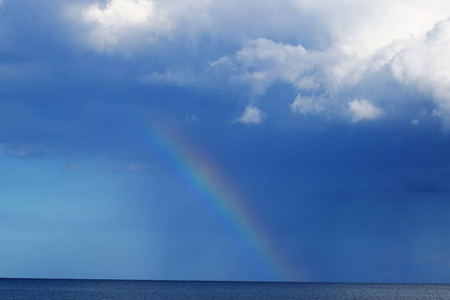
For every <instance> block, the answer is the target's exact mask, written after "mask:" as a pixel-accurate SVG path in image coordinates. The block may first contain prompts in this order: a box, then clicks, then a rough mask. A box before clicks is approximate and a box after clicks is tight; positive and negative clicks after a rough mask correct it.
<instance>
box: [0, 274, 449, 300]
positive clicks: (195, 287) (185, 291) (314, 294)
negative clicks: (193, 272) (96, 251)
mask: <svg viewBox="0 0 450 300" xmlns="http://www.w3.org/2000/svg"><path fill="white" fill-rule="evenodd" d="M0 299H218V300H221V299H336V300H340V299H352V300H353V299H450V285H448V284H352V283H283V282H213V281H135V280H129V281H127V280H68V279H67V280H54V279H49V280H46V279H0Z"/></svg>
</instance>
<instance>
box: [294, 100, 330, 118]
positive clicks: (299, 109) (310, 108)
mask: <svg viewBox="0 0 450 300" xmlns="http://www.w3.org/2000/svg"><path fill="white" fill-rule="evenodd" d="M291 109H292V111H293V112H296V113H301V114H305V115H307V114H316V113H318V112H320V111H322V110H323V107H322V106H320V105H319V104H318V103H317V102H316V101H315V100H314V99H312V98H310V97H302V96H300V95H297V97H295V100H294V102H293V103H292V104H291Z"/></svg>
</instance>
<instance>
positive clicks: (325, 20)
mask: <svg viewBox="0 0 450 300" xmlns="http://www.w3.org/2000/svg"><path fill="white" fill-rule="evenodd" d="M71 8H72V9H71V12H72V15H73V16H76V17H74V18H73V22H75V23H76V24H78V25H79V26H78V27H77V28H79V31H80V32H81V33H80V34H81V35H82V36H83V41H84V42H87V43H88V45H89V46H90V47H93V48H94V49H96V50H97V51H100V52H113V51H121V52H127V53H129V52H130V53H131V52H133V51H135V50H136V49H150V48H145V47H149V45H150V47H154V48H158V47H166V46H167V45H170V49H171V51H173V53H171V54H170V55H167V58H165V59H166V61H163V62H159V63H160V64H161V65H163V66H164V65H166V66H167V67H166V71H162V72H161V71H160V70H161V69H159V70H158V72H157V71H155V70H150V71H149V72H148V73H147V74H150V75H148V76H143V77H140V78H138V80H139V81H140V82H152V83H156V84H161V83H163V84H173V85H177V86H182V87H187V86H189V87H198V86H204V85H205V86H206V85H207V82H208V80H209V81H214V80H216V81H219V80H218V79H217V78H213V77H214V76H209V75H210V73H208V70H207V69H208V67H207V66H208V65H209V68H213V69H214V70H215V71H218V72H222V76H223V80H222V81H223V82H225V81H227V84H236V83H237V84H239V85H242V84H245V85H248V86H249V87H250V89H251V92H252V94H251V96H252V97H253V98H262V97H263V96H264V94H265V93H266V91H267V89H269V88H270V87H271V86H272V85H275V84H280V83H281V84H287V85H290V86H292V87H293V89H294V90H295V92H297V93H298V94H300V93H302V94H307V95H309V97H308V98H303V97H300V98H299V97H297V98H295V100H293V101H291V109H292V110H293V111H294V112H298V113H303V114H306V113H308V114H310V113H325V114H336V115H340V116H344V115H345V113H346V112H347V110H348V106H347V104H348V103H347V101H348V100H347V99H354V98H370V99H371V102H368V103H369V104H370V105H371V106H368V105H367V104H365V103H366V102H361V101H362V100H358V101H360V102H354V101H352V102H351V103H355V104H353V105H354V106H355V107H356V108H354V109H352V108H350V111H351V112H352V114H353V118H352V120H353V122H357V121H359V120H362V119H371V118H372V119H373V118H374V117H373V116H376V117H379V114H377V113H375V112H377V107H384V105H383V104H384V103H381V102H382V101H385V102H386V101H387V100H388V99H380V98H379V97H378V96H377V95H379V93H377V92H375V91H374V90H376V89H379V90H385V88H386V85H387V82H388V81H390V82H392V81H395V82H397V83H400V84H402V85H403V86H404V87H406V88H407V89H417V90H419V91H421V92H422V93H423V95H425V96H426V97H428V101H429V102H431V103H432V105H433V106H434V107H435V109H434V113H433V115H434V116H436V117H439V118H441V119H442V120H443V121H444V124H446V125H447V126H448V127H450V75H449V74H450V60H448V59H446V56H447V53H450V52H449V51H450V29H449V28H450V25H449V24H450V21H448V20H446V21H442V20H445V19H446V18H448V16H450V2H449V1H446V0H432V1H428V0H427V1H426V0H411V1H403V0H380V1H370V0H339V1H336V0H323V1H313V0H280V1H277V3H276V4H275V3H274V2H273V1H269V0H258V1H257V0H248V1H244V2H243V1H238V0H229V1H219V0H108V1H100V0H99V1H96V2H93V3H92V2H91V4H89V5H84V6H83V5H79V4H77V5H76V6H74V5H72V6H71ZM280 15H282V16H283V18H280V17H279V16H280ZM433 26H434V28H433ZM431 29H432V30H431ZM429 30H431V31H429ZM428 31H429V32H428ZM161 41H164V43H163V42H161ZM204 41H210V42H208V43H204ZM205 45H206V46H205ZM208 45H214V46H211V47H212V48H211V49H213V47H217V49H220V50H217V49H213V50H211V49H206V50H204V49H203V48H204V47H208ZM224 45H225V46H226V47H221V46H224ZM173 49H176V50H173ZM223 49H234V50H229V52H228V53H227V52H224V51H225V50H223ZM160 50H162V51H160V52H159V53H164V49H160ZM207 50H210V51H209V52H208V51H207ZM144 52H145V51H144ZM145 53H147V52H145ZM205 53H206V54H205ZM203 54H205V55H204V58H203V60H202V59H201V58H200V59H199V57H202V55H203ZM193 56H195V57H196V60H195V61H192V62H191V61H189V60H190V59H191V58H192V57H193ZM174 58H176V59H174ZM184 58H185V61H183V59H184ZM210 61H213V62H212V63H211V64H208V63H209V62H210ZM199 65H204V66H205V70H197V69H196V68H198V66H199ZM147 70H148V69H147ZM163 70H164V69H163ZM186 70H195V72H187V71H186ZM205 74H206V75H205ZM377 76H378V77H381V78H383V80H384V82H383V81H382V80H378V81H376V77H377ZM374 78H375V79H374ZM227 79H228V80H227ZM388 84H389V83H388ZM391 86H392V85H389V87H390V88H391ZM367 87H369V88H367ZM370 89H372V90H371V91H369V90H370ZM318 99H320V101H318ZM253 100H255V99H253ZM389 101H390V99H389ZM401 101H412V100H404V99H403V100H402V99H392V101H390V105H391V106H392V107H395V106H396V105H404V103H403V104H402V103H401ZM252 103H254V102H252ZM319 103H320V104H319ZM358 105H359V106H358ZM337 107H338V109H336V108H337ZM339 107H340V108H339ZM369 107H372V108H374V109H375V110H372V113H373V114H372V115H370V113H369V112H368V111H370V109H369ZM364 109H365V110H364ZM362 111H366V113H367V114H368V115H364V114H362V115H361V113H362ZM378 111H379V109H378ZM393 111H397V112H398V111H401V110H395V109H393V110H388V112H389V113H392V112H393ZM244 115H245V113H244ZM244 115H243V116H242V117H241V118H243V117H244ZM362 116H365V117H362ZM242 120H244V119H242ZM261 121H262V118H261V119H260V121H258V122H261ZM244 123H245V122H244ZM249 123H252V122H249Z"/></svg>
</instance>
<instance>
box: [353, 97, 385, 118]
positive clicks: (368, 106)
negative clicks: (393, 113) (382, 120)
mask: <svg viewBox="0 0 450 300" xmlns="http://www.w3.org/2000/svg"><path fill="white" fill-rule="evenodd" d="M348 109H349V112H350V114H351V116H352V122H353V123H358V122H359V121H361V120H375V119H378V118H379V117H380V116H381V115H382V114H383V111H382V110H381V109H379V108H378V107H376V106H375V105H373V103H372V102H370V101H369V100H367V99H361V100H353V101H350V102H349V103H348Z"/></svg>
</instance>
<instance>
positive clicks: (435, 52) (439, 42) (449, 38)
mask: <svg viewBox="0 0 450 300" xmlns="http://www.w3.org/2000/svg"><path fill="white" fill-rule="evenodd" d="M448 53H450V19H447V20H445V21H441V22H439V23H437V24H436V26H434V28H433V29H432V30H431V31H429V32H428V33H427V35H426V36H425V37H424V38H423V39H413V40H411V41H410V43H409V47H405V48H404V49H402V51H400V52H399V53H398V54H397V55H395V56H394V57H393V59H392V62H391V64H390V66H391V70H392V74H393V75H394V77H395V78H396V79H397V80H398V81H399V82H401V83H403V84H404V85H406V86H413V87H416V88H418V89H419V90H420V91H422V92H423V93H425V94H427V95H429V96H431V98H432V101H433V103H434V104H435V110H434V112H433V115H435V116H438V117H440V118H442V119H443V120H444V124H445V125H446V126H447V127H449V126H450V61H449V59H448Z"/></svg>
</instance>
